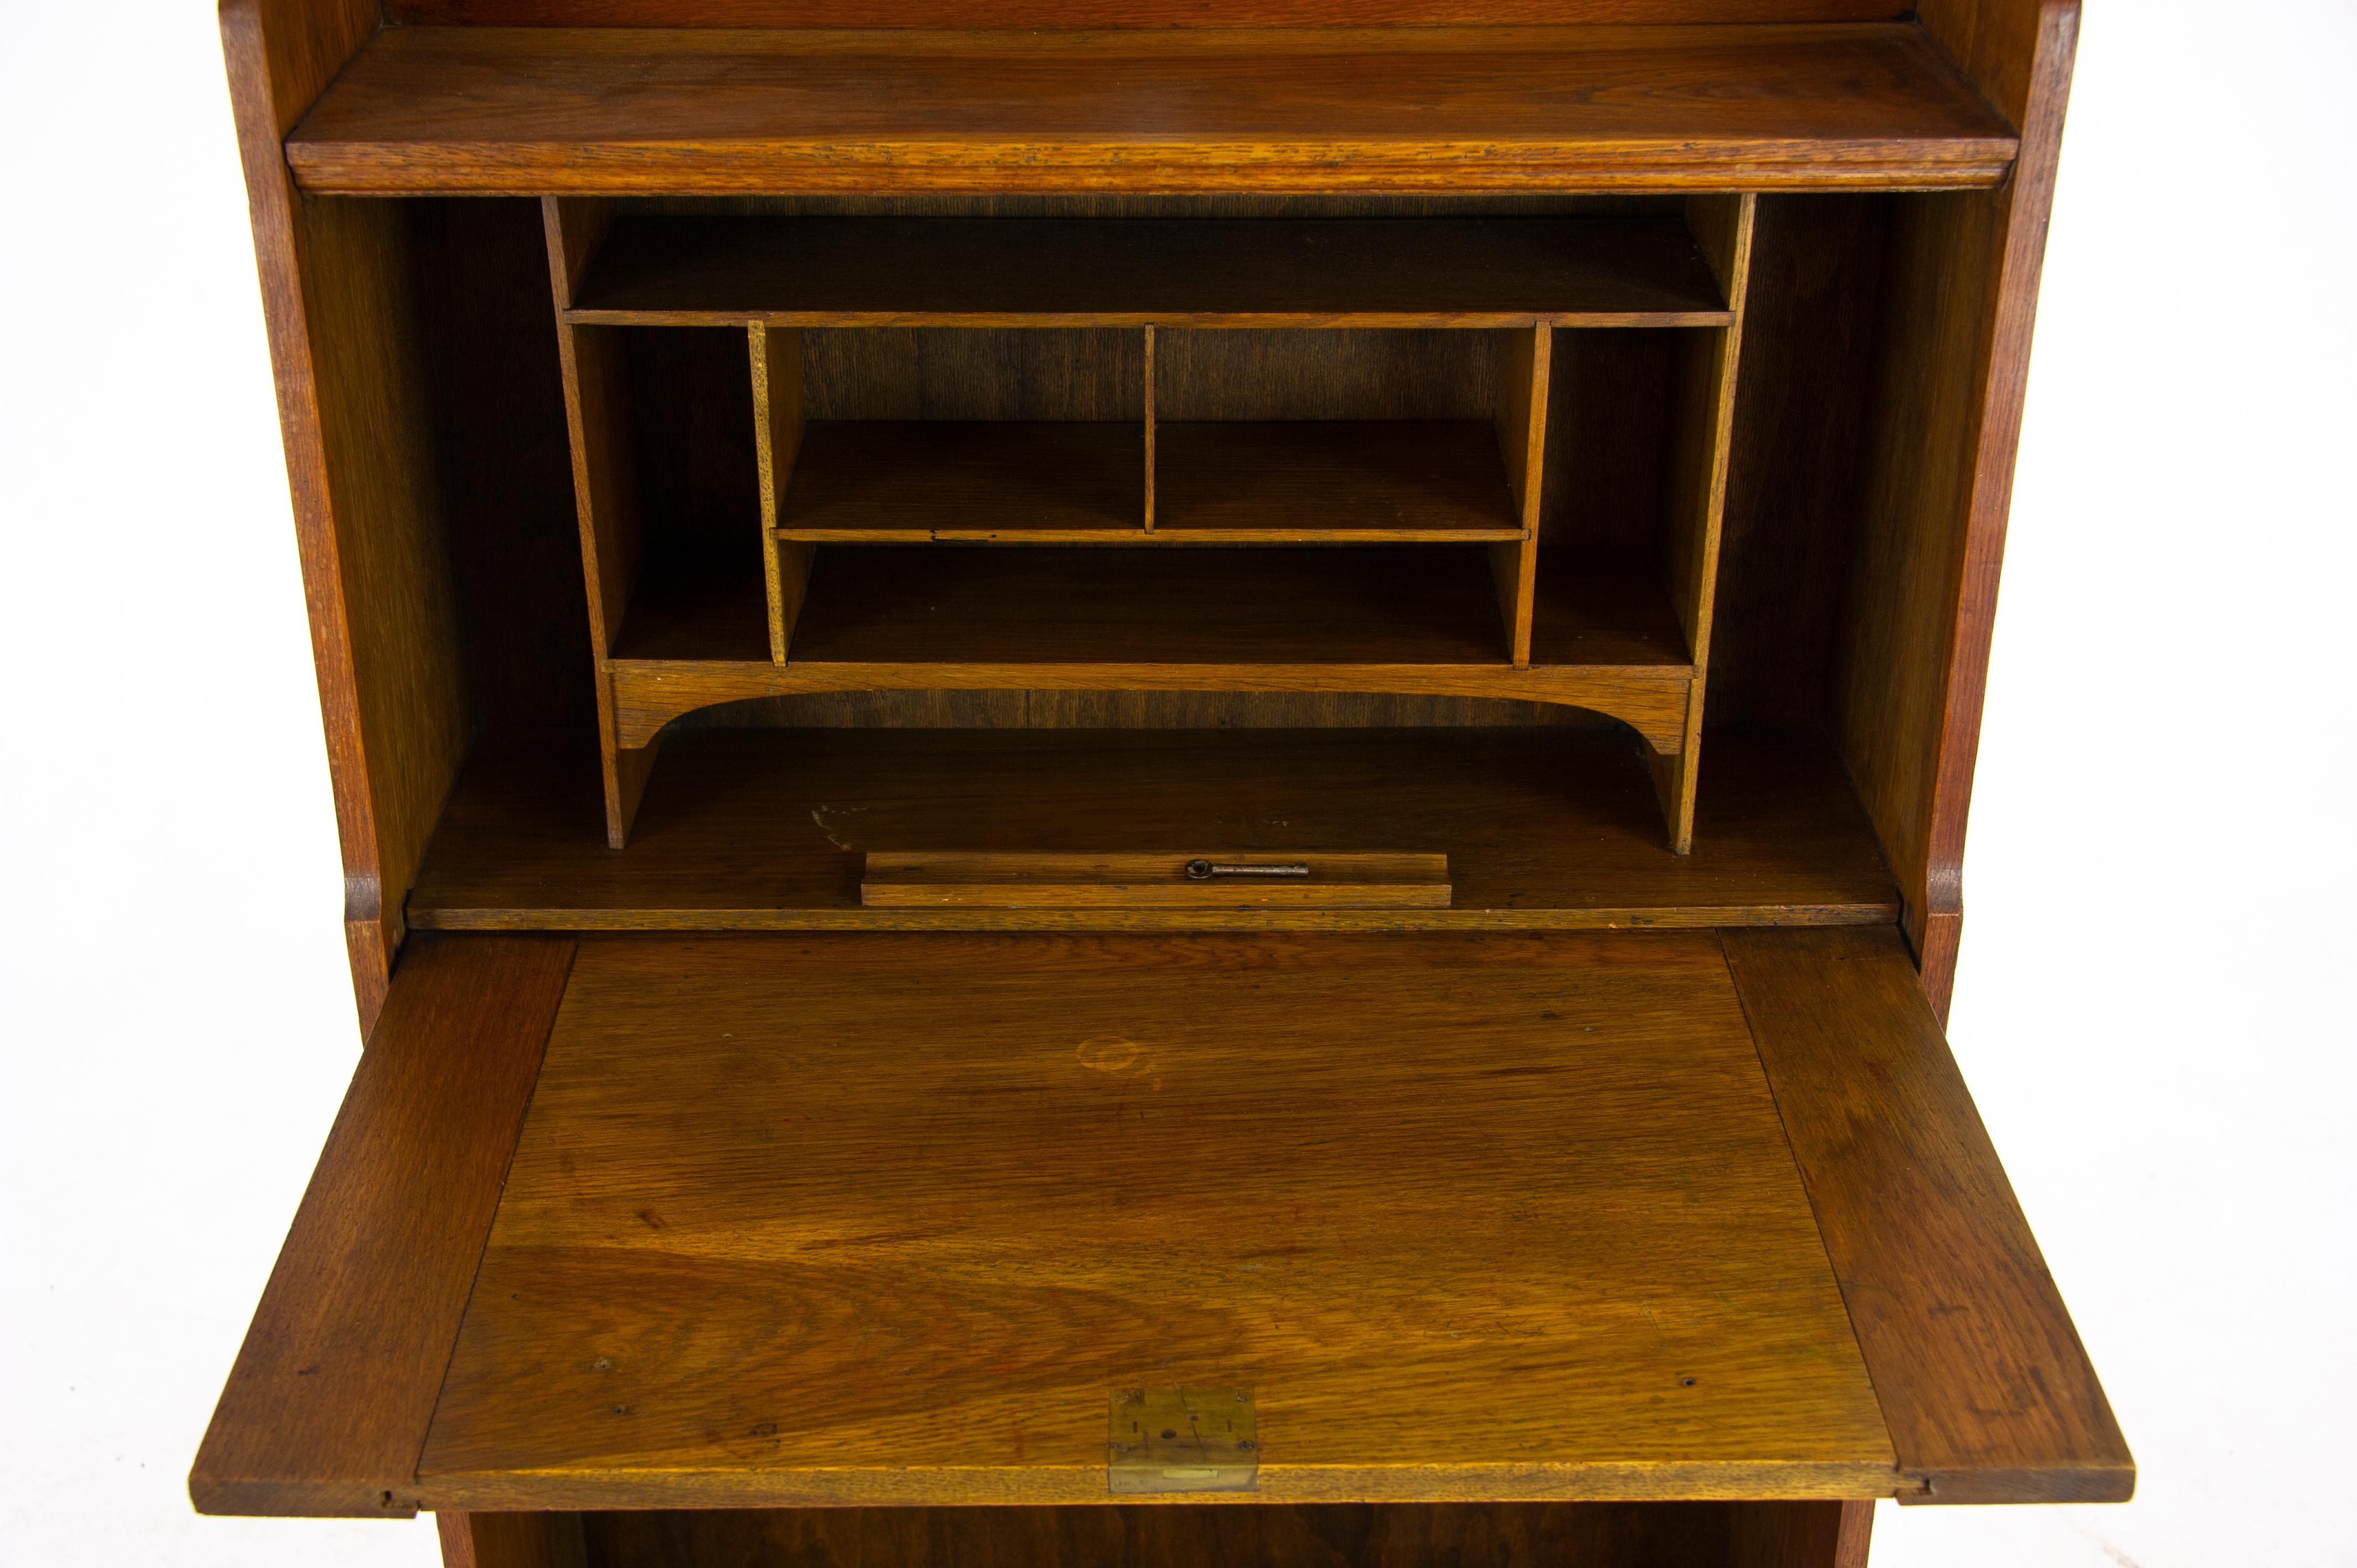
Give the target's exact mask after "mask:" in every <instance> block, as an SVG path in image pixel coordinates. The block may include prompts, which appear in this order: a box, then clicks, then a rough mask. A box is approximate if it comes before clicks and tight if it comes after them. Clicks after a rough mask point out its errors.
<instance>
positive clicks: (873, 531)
mask: <svg viewBox="0 0 2357 1568" xmlns="http://www.w3.org/2000/svg"><path fill="white" fill-rule="evenodd" d="M1145 515H1146V429H1145V426H1144V425H1143V424H1094V423H1086V424H1084V423H1078V422H1064V423H1056V422H1047V421H1040V422H1014V421H1008V422H1005V423H997V422H988V421H969V420H938V421H926V422H921V423H918V422H904V421H884V420H877V421H852V422H845V423H832V422H828V423H815V424H810V425H808V426H806V427H805V428H804V431H803V434H802V447H801V450H800V451H799V452H798V453H797V454H796V456H795V458H794V470H793V477H792V479H791V482H790V483H789V485H788V486H787V489H786V494H785V497H784V499H782V500H781V501H780V503H779V509H778V528H777V531H776V532H777V536H778V537H779V538H780V539H793V540H805V541H819V542H895V543H902V544H905V543H909V542H912V541H922V540H948V541H955V542H963V543H988V542H1027V543H1034V544H1045V543H1056V542H1066V543H1070V542H1098V541H1103V542H1115V541H1118V540H1121V539H1123V538H1127V537H1132V536H1139V535H1141V534H1142V529H1143V522H1144V519H1145Z"/></svg>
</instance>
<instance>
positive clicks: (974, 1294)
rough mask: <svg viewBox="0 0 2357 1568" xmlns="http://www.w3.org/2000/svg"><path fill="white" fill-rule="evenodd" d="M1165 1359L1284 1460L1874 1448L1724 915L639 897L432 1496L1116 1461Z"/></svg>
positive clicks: (1732, 1466) (1077, 1496)
mask: <svg viewBox="0 0 2357 1568" xmlns="http://www.w3.org/2000/svg"><path fill="white" fill-rule="evenodd" d="M1665 1080H1669V1081H1674V1082H1675V1083H1676V1085H1677V1092H1676V1093H1675V1094H1674V1095H1664V1094H1663V1093H1662V1092H1661V1086H1662V1084H1663V1082H1664V1081H1665ZM720 1083H725V1084H726V1085H727V1086H728V1087H727V1091H726V1093H718V1094H716V1093H715V1092H713V1086H714V1085H715V1084H720ZM1145 1386H1151V1387H1197V1388H1216V1387H1229V1388H1249V1389H1252V1390H1253V1391H1254V1394H1255V1400H1256V1402H1257V1406H1258V1410H1259V1430H1260V1441H1261V1455H1260V1458H1261V1464H1260V1472H1259V1495H1260V1496H1262V1497H1265V1498H1269V1499H1270V1500H1272V1501H1312V1500H1321V1499H1322V1500H1334V1501H1351V1500H1398V1501H1443V1500H1450V1499H1456V1498H1467V1499H1480V1498H1514V1499H1518V1500H1544V1499H1547V1498H1692V1497H1714V1496H1715V1497H1863V1496H1871V1495H1875V1494H1876V1493H1887V1492H1888V1491H1889V1489H1890V1488H1891V1487H1892V1485H1893V1483H1894V1480H1895V1476H1894V1472H1893V1469H1892V1455H1891V1450H1890V1444H1889V1438H1888V1436H1887V1435H1886V1434H1884V1432H1883V1430H1882V1424H1881V1420H1880V1418H1879V1416H1878V1414H1877V1412H1876V1409H1875V1404H1874V1392H1873V1390H1872V1388H1871V1387H1870V1386H1869V1385H1868V1383H1867V1377H1866V1370H1865V1368H1864V1367H1863V1365H1862V1364H1861V1363H1860V1361H1859V1359H1858V1357H1857V1347H1856V1345H1855V1343H1854V1342H1853V1340H1852V1339H1851V1337H1850V1330H1849V1324H1848V1320H1847V1318H1846V1316H1845V1314H1844V1311H1843V1307H1842V1303H1841V1297H1840V1294H1839V1292H1838V1290H1837V1288H1836V1286H1835V1281H1834V1278H1833V1276H1832V1274H1831V1273H1829V1271H1828V1270H1827V1268H1826V1264H1825V1256H1824V1249H1823V1247H1822V1246H1821V1244H1820V1243H1819V1241H1818V1240H1817V1235H1816V1229H1815V1225H1814V1223H1813V1220H1812V1219H1811V1218H1810V1214H1809V1209H1808V1204H1807V1200H1806V1197H1804V1195H1803V1191H1802V1188H1801V1184H1800V1180H1799V1177H1798V1175H1797V1174H1796V1173H1795V1171H1794V1170H1793V1167H1792V1157H1791V1155H1790V1153H1789V1151H1788V1150H1787V1148H1786V1146H1785V1143H1784V1136H1783V1133H1782V1130H1781V1125H1780V1124H1779V1122H1778V1120H1777V1114H1776V1107H1775V1104H1774V1102H1773V1101H1772V1100H1771V1099H1770V1096H1769V1092H1768V1087H1767V1084H1766V1082H1765V1080H1764V1079H1763V1078H1762V1077H1761V1074H1760V1061H1759V1058H1758V1056H1757V1054H1756V1053H1755V1052H1754V1050H1753V1047H1752V1044H1751V1038H1750V1035H1749V1031H1748V1030H1747V1029H1746V1027H1745V1026H1744V1022H1743V1015H1742V1012H1741V1009H1740V1008H1739V1006H1738V1004H1737V1001H1736V996H1735V991H1734V987H1733V984H1732V983H1731V982H1730V981H1729V980H1728V978H1727V968H1726V964H1725V961H1724V960H1723V958H1722V957H1721V955H1720V951H1719V948H1718V944H1717V940H1716V938H1714V937H1713V936H1711V935H1710V934H1708V933H1673V932H1655V933H1648V934H1643V935H1632V934H1607V933H1592V934H1577V935H1563V936H1555V937H1545V938H1524V937H1462V938H1448V937H1432V938H1423V937H1284V938H1253V939H1237V938H1219V937H1203V938H1190V937H1158V938H1060V937H1045V936H1039V937H995V938H994V937H953V936H834V937H828V936H806V937H734V938H728V937H716V938H703V939H692V938H657V937H648V936H639V937H630V938H592V939H588V940H585V942H584V943H583V947H582V950H581V953H580V955H579V956H578V957H577V958H576V961H575V964H574V972H573V978H572V982H571V983H570V985H569V986H568V987H567V990H566V994H565V1004H564V1006H563V1008H562V1010H561V1012H560V1014H559V1015H558V1019H557V1023H556V1026H555V1028H554V1033H553V1035H552V1036H551V1040H550V1045H549V1049H548V1053H547V1058H546V1060H545V1063H544V1066H543V1069H542V1071H541V1080H540V1086H539V1089H538V1090H537V1091H536V1092H535V1094H534V1096H533V1105H532V1110H531V1112H530V1113H529V1115H528V1116H527V1118H526V1121H525V1125H524V1129H523V1133H522V1137H521V1139H520V1141H519V1144H518V1146H517V1151H516V1157H515V1162H514V1165H513V1166H512V1168H511V1172H510V1174H509V1178H508V1183H507V1187H506V1193H505V1196H504V1197H503V1198H502V1200H501V1203H500V1214H499V1218H498V1219H497V1221H496V1222H495V1223H494V1225H493V1228H492V1233H491V1238H490V1243H489V1246H488V1248H487V1250H486V1251H485V1253H484V1256H483V1264H482V1270H481V1273H480V1274H479V1276H478V1278H477V1282H476V1286H475V1291H474V1294H473V1298H472V1300H471V1302H470V1303H469V1305H468V1313H467V1318H466V1323H465V1325H464V1326H463V1327H462V1329H461V1330H460V1334H459V1342H458V1348H457V1352H456V1354H455V1355H454V1357H453V1358H452V1360H451V1364H450V1370H449V1374H448V1377H447V1380H446V1381H445V1382H444V1385H443V1392H442V1397H441V1400H440V1402H439V1404H438V1406H437V1408H436V1413H435V1419H434V1425H433V1430H432V1433H431V1434H430V1436H429V1437H428V1439H427V1443H426V1447H425V1455H424V1457H423V1459H422V1460H421V1462H420V1465H419V1487H420V1491H421V1494H422V1495H423V1496H424V1497H425V1498H427V1499H429V1500H430V1502H431V1505H432V1506H434V1507H436V1508H451V1507H456V1508H485V1507H489V1508H524V1507H592V1506H629V1505H631V1504H668V1505H672V1506H677V1505H679V1504H682V1503H686V1502H694V1503H697V1504H703V1505H715V1504H726V1503H732V1502H733V1503H737V1504H749V1503H762V1504H771V1505H777V1504H797V1503H818V1502H841V1503H853V1502H865V1503H885V1502H913V1501H929V1502H942V1501H945V1500H960V1501H969V1502H981V1501H993V1502H1007V1503H1019V1502H1057V1501H1075V1502H1077V1501H1094V1500H1102V1499H1103V1498H1105V1496H1106V1470H1105V1437H1106V1430H1107V1428H1106V1417H1105V1411H1106V1408H1107V1407H1106V1400H1107V1395H1108V1391H1112V1390H1116V1389H1123V1388H1135V1387H1145Z"/></svg>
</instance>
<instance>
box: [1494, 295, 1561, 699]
mask: <svg viewBox="0 0 2357 1568" xmlns="http://www.w3.org/2000/svg"><path fill="white" fill-rule="evenodd" d="M1504 337H1505V351H1504V353H1503V354H1501V356H1500V361H1501V362H1500V364H1499V367H1498V402H1497V416H1496V417H1497V422H1498V452H1499V455H1500V456H1501V457H1503V458H1504V459H1505V464H1506V489H1507V491H1508V493H1510V494H1511V495H1512V497H1513V499H1514V515H1515V518H1516V519H1517V520H1518V521H1520V522H1521V524H1522V528H1523V537H1522V539H1521V540H1520V542H1505V541H1501V542H1498V543H1495V544H1492V545H1491V546H1490V570H1491V574H1492V575H1494V576H1495V577H1496V579H1497V585H1498V615H1499V618H1500V619H1501V620H1502V621H1504V623H1505V627H1506V642H1507V647H1508V648H1509V649H1510V650H1511V652H1510V653H1509V655H1508V657H1510V658H1511V659H1512V660H1513V661H1514V668H1515V669H1517V670H1527V669H1529V668H1530V664H1531V615H1532V607H1533V605H1534V599H1535V589H1536V585H1537V583H1538V564H1539V555H1538V552H1539V497H1540V494H1541V492H1542V489H1543V479H1544V476H1543V473H1542V469H1543V467H1544V462H1545V454H1546V422H1547V413H1546V410H1547V378H1548V376H1549V375H1550V374H1551V373H1552V366H1551V363H1550V361H1552V360H1553V359H1554V358H1555V349H1554V328H1551V327H1550V326H1549V325H1548V324H1547V323H1545V322H1544V321H1542V322H1540V323H1538V325H1536V326H1535V327H1533V328H1529V329H1528V330H1526V331H1525V330H1513V331H1508V332H1507V333H1505V334H1504Z"/></svg>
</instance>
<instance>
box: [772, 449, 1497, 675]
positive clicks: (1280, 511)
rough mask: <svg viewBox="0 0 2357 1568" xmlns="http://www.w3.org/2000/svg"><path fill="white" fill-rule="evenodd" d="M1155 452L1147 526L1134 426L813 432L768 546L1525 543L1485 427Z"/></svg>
mask: <svg viewBox="0 0 2357 1568" xmlns="http://www.w3.org/2000/svg"><path fill="white" fill-rule="evenodd" d="M1156 440H1157V456H1156V462H1155V472H1156V479H1155V489H1156V526H1155V531H1154V532H1147V531H1146V528H1145V527H1144V518H1145V485H1146V456H1145V435H1144V430H1143V427H1142V426H1140V425H1136V424H1078V423H1045V422H1041V423H1017V422H1008V423H1004V424H999V423H987V422H978V421H948V420H944V421H938V422H925V423H905V422H884V421H877V422H874V423H865V422H855V423H847V424H812V425H810V426H808V427H807V429H806V431H805V434H804V435H803V438H802V448H801V451H800V452H799V454H798V455H797V456H796V457H795V459H794V472H793V478H792V480H791V484H790V485H789V486H788V488H787V491H786V496H785V499H784V500H783V501H782V502H781V503H780V510H779V526H778V528H777V530H776V533H777V537H779V538H780V539H787V540H797V541H803V542H818V543H896V544H908V543H913V542H945V543H961V544H977V543H981V544H990V543H996V544H1082V543H1086V544H1138V545H1150V544H1317V543H1342V542H1354V543H1408V542H1421V543H1467V542H1481V541H1494V540H1518V539H1521V538H1522V537H1523V529H1522V527H1521V525H1520V524H1519V523H1518V522H1517V521H1516V520H1515V518H1514V514H1513V500H1512V497H1511V496H1509V495H1508V494H1507V491H1506V483H1505V469H1504V467H1503V464H1502V463H1501V459H1500V457H1499V454H1498V437H1497V433H1496V431H1495V429H1494V427H1493V426H1492V425H1491V424H1490V423H1489V422H1488V421H1485V420H1370V421H1347V420H1302V421H1287V422H1274V423H1257V424H1247V423H1237V424H1211V423H1201V424H1165V425H1161V426H1159V427H1157V435H1156ZM1232 569H1233V570H1235V571H1237V572H1239V573H1248V572H1254V571H1258V570H1263V569H1265V568H1264V567H1262V566H1258V565H1255V564H1252V563H1250V562H1244V563H1239V564H1237V565H1235V566H1234V567H1233V568H1232ZM797 640H798V642H799V641H800V639H799V638H798V639H797ZM804 646H807V645H804ZM804 656H805V657H807V656H808V655H804Z"/></svg>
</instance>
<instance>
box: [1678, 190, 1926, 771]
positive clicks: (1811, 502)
mask: <svg viewBox="0 0 2357 1568" xmlns="http://www.w3.org/2000/svg"><path fill="white" fill-rule="evenodd" d="M1890 203H1891V199H1890V198H1888V197H1880V196H1766V197H1761V198H1760V202H1759V216H1758V219H1757V220H1756V222H1755V225H1754V228H1753V234H1752V249H1751V276H1750V284H1749V291H1748V292H1747V294H1746V295H1745V298H1744V310H1743V374H1742V377H1741V381H1740V383H1739V385H1738V389H1737V394H1736V407H1735V431H1734V441H1733V446H1732V449H1731V451H1730V452H1729V455H1728V463H1727V510H1726V514H1725V520H1724V521H1723V523H1722V526H1721V534H1720V545H1719V569H1718V591H1717V604H1716V606H1715V607H1714V610H1713V614H1712V617H1711V635H1710V645H1711V659H1710V664H1711V674H1710V710H1709V716H1710V722H1711V724H1712V725H1714V726H1719V725H1725V726H1730V727H1744V726H1750V727H1755V728H1762V729H1785V728H1790V727H1792V726H1795V725H1821V724H1823V723H1824V722H1825V718H1826V711H1827V703H1826V694H1827V693H1828V691H1829V690H1830V688H1831V685H1832V677H1831V671H1832V669H1833V647H1834V635H1835V623H1836V621H1837V620H1838V619H1839V617H1840V609H1841V597H1842V590H1843V577H1844V574H1845V568H1846V561H1847V553H1848V549H1849V540H1850V531H1851V527H1852V525H1853V523H1854V522H1855V521H1856V517H1857V493H1858V489H1859V486H1858V476H1859V474H1860V473H1861V472H1862V471H1863V469H1864V458H1863V456H1862V454H1861V452H1860V449H1859V439H1860V432H1861V430H1862V428H1863V426H1864V424H1865V422H1866V414H1867V403H1868V401H1869V397H1870V394H1871V392H1872V389H1873V383H1874V339H1875V332H1876V326H1877V323H1878V320H1879V318H1880V308H1879V302H1880V293H1881V285H1882V253H1883V240H1884V236H1885V234H1886V233H1887V232H1888V231H1889V221H1890Z"/></svg>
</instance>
